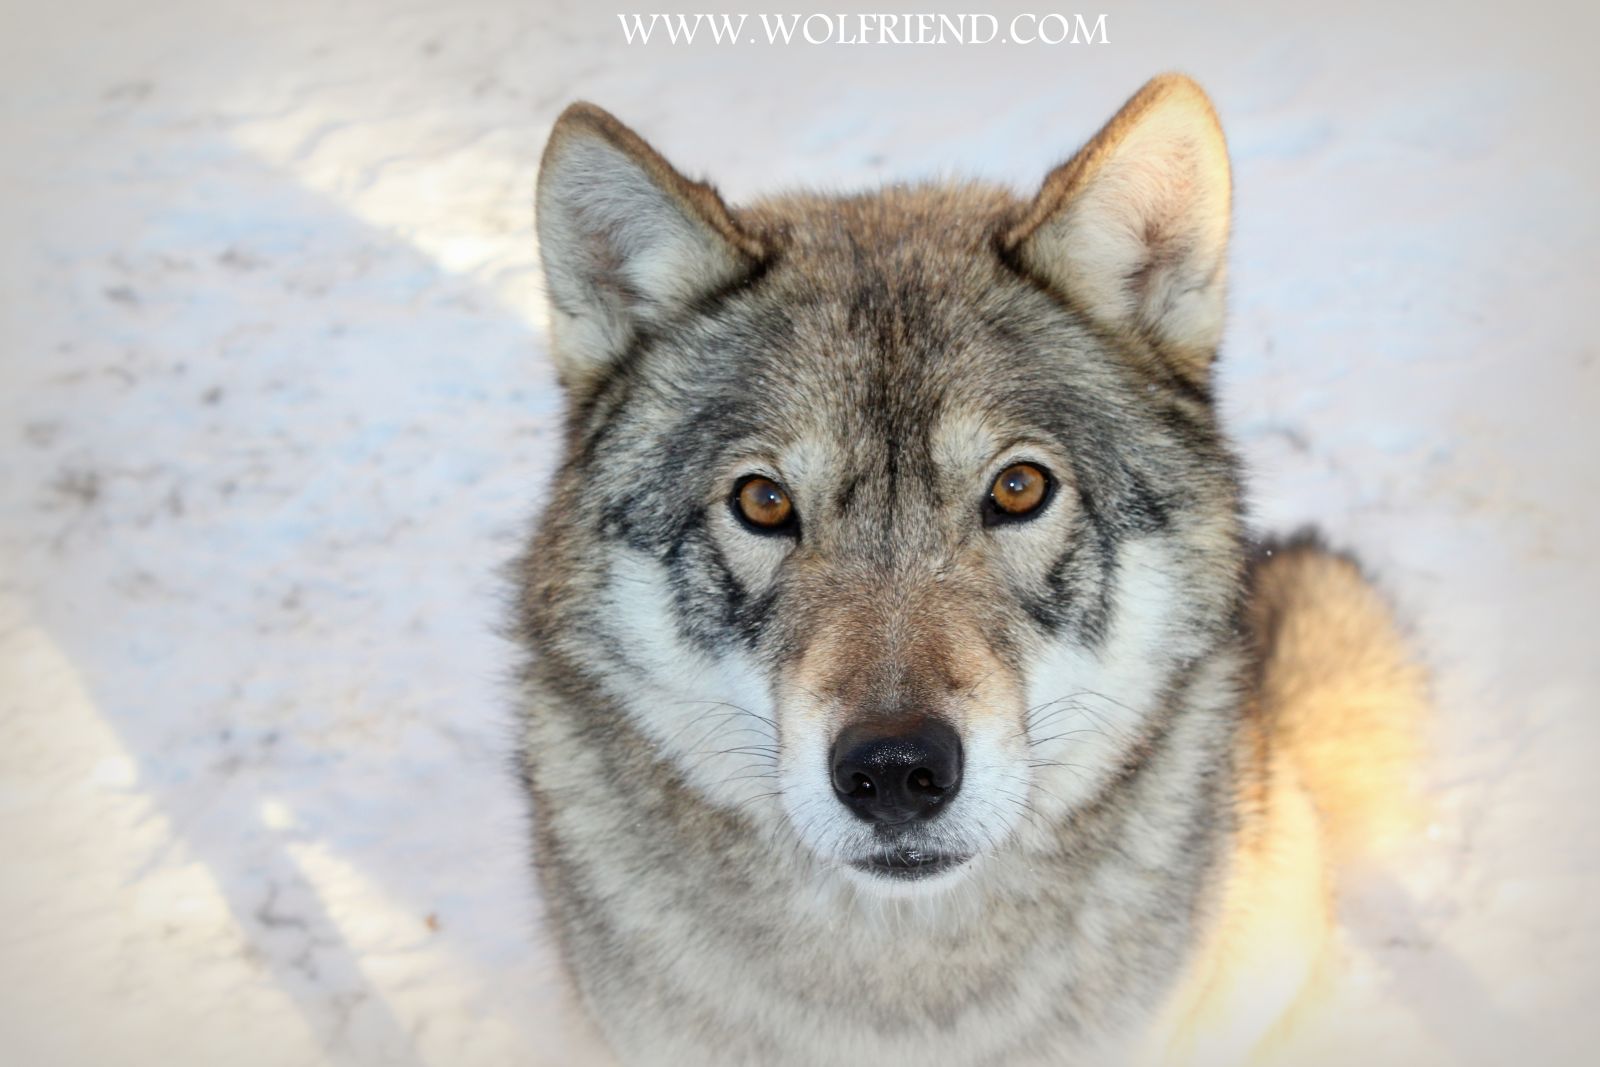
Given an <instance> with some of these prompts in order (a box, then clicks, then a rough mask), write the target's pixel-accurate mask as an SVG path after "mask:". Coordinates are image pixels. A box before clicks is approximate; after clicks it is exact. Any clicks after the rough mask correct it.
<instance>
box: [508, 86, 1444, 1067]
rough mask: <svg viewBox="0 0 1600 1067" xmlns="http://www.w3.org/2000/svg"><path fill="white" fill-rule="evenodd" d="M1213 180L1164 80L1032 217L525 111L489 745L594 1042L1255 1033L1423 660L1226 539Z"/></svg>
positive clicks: (1059, 175) (1372, 607)
mask: <svg viewBox="0 0 1600 1067" xmlns="http://www.w3.org/2000/svg"><path fill="white" fill-rule="evenodd" d="M1230 200H1231V178H1230V170H1229V163H1228V155H1227V148H1226V145H1225V142H1224V140H1223V136H1222V132H1221V128H1220V126H1219V124H1218V121H1217V117H1216V114H1215V112H1214V110H1213V108H1212V106H1211V104H1210V101H1209V100H1208V99H1207V97H1206V95H1205V94H1204V92H1202V91H1201V89H1200V88H1199V87H1198V86H1196V85H1195V84H1194V83H1193V82H1192V81H1190V80H1189V79H1187V78H1185V77H1182V76H1179V75H1165V76H1162V77H1158V78H1156V79H1155V80H1153V81H1151V82H1150V83H1149V84H1148V85H1146V86H1145V87H1144V88H1143V89H1142V90H1140V91H1139V92H1138V93H1137V94H1136V95H1134V96H1133V97H1132V99H1130V100H1129V101H1128V103H1127V104H1126V105H1125V106H1124V107H1123V108H1122V110H1121V111H1120V112H1119V113H1118V114H1117V115H1116V116H1115V117H1114V118H1113V119H1112V120H1111V121H1110V123H1109V124H1107V125H1106V126H1105V127H1104V128H1103V129H1102V130H1101V131H1100V132H1099V133H1098V134H1097V135H1096V136H1095V137H1094V138H1093V139H1091V140H1090V141H1089V142H1088V143H1087V145H1085V146H1084V147H1083V148H1082V149H1081V150H1080V151H1079V152H1078V153H1077V154H1076V155H1074V156H1073V157H1072V158H1071V159H1070V160H1068V161H1067V162H1066V163H1064V164H1063V165H1061V166H1060V167H1059V168H1057V169H1056V170H1055V171H1053V172H1052V173H1050V174H1049V175H1048V176H1047V177H1046V179H1045V181H1044V184H1043V186H1042V188H1041V189H1040V190H1039V192H1038V194H1037V195H1036V196H1034V197H1033V198H1032V199H1028V200H1024V199H1021V198H1018V197H1016V196H1014V195H1012V194H1011V193H1009V192H1007V191H1005V190H1003V189H1000V188H994V187H990V186H987V185H980V184H927V185H917V186H909V187H907V186H891V187H888V188H884V189H881V190H878V191H875V192H871V193H866V194H862V195H851V196H825V195H818V194H810V193H802V194H797V195H786V196H780V197H776V198H772V199H767V200H762V201H759V202H756V203H753V204H750V205H748V206H744V207H738V208H735V207H731V206H729V205H728V204H726V203H725V202H724V201H723V200H722V198H721V197H720V196H719V194H718V193H717V192H716V190H715V189H714V188H713V187H712V186H710V185H708V184H705V183H702V182H698V181H693V180H690V179H688V178H686V177H684V176H683V175H681V174H680V173H678V172H677V171H676V170H674V169H673V167H672V166H671V165H669V164H668V163H667V162H666V160H664V159H663V158H662V157H661V156H660V155H658V154H657V153H656V152H655V151H654V150H653V149H652V148H651V147H650V146H649V145H647V144H646V143H645V142H644V141H643V140H642V139H640V137H638V136H637V135H636V134H635V133H633V132H632V131H631V130H629V129H628V128H626V127H625V126H623V125H622V124H621V123H619V122H618V121H617V120H616V119H614V118H613V117H611V116H610V115H609V114H607V113H606V112H604V111H602V110H600V109H599V108H596V107H594V106H592V105H589V104H584V103H578V104H574V105H572V106H571V107H570V108H568V110H567V111H566V112H565V113H564V114H563V115H562V116H561V117H560V119H559V121H558V122H557V123H556V125H555V128H554V130H553V132H552V133H551V136H550V141H549V144H548V146H547V148H546V150H545V153H544V157H543V162H542V168H541V171H540V174H539V182H538V193H537V205H536V206H537V213H538V214H537V222H538V235H539V241H540V247H541V254H542V257H543V263H544V268H545V273H546V279H547V286H548V293H549V306H550V333H551V352H552V355H553V358H554V362H555V366H556V368H557V371H558V375H559V378H560V381H561V384H562V387H563V390H564V393H565V400H566V409H565V437H564V446H563V447H564V455H563V458H562V460H561V463H560V466H559V469H558V472H557V473H556V475H555V478H554V485H553V487H552V489H551V491H550V493H549V495H548V497H547V499H546V502H545V505H544V511H543V517H542V519H541V521H540V523H539V526H538V529H537V531H536V534H535V536H534V538H533V540H532V542H531V545H530V547H529V549H528V551H527V552H526V555H525V557H524V558H523V561H522V563H521V564H520V565H519V566H518V568H517V570H516V572H515V574H516V580H517V582H518V591H517V597H518V625H519V629H520V635H521V636H522V638H523V639H524V640H525V642H526V644H527V645H528V647H529V650H530V653H531V654H530V655H529V657H528V664H527V668H526V675H525V679H524V685H523V690H524V697H523V699H524V701H525V703H524V710H523V714H524V720H523V722H524V726H523V735H522V744H523V748H522V757H521V766H522V770H523V776H524V779H525V782H526V787H527V790H528V792H529V794H530V795H531V798H532V810H533V813H534V828H535V846H536V847H535V855H536V868H537V871H538V874H539V876H540V881H541V884H542V887H543V891H544V896H545V900H546V903H547V908H548V912H549V922H550V924H551V927H552V928H553V930H554V931H555V934H556V937H557V940H558V942H559V945H560V948H561V953H562V958H563V960H564V962H565V965H566V967H567V969H568V970H569V972H570V975H571V977H572V979H573V982H574V986H575V988H576V990H577V992H578V1000H579V1002H580V1003H581V1004H582V1005H583V1006H584V1008H585V1009H586V1011H587V1014H588V1015H589V1017H590V1018H592V1020H593V1021H594V1022H595V1023H596V1024H598V1030H599V1032H600V1033H601V1034H602V1035H603V1037H604V1039H605V1041H606V1043H607V1044H608V1045H609V1046H610V1048H611V1050H612V1051H613V1052H614V1053H615V1055H616V1056H617V1057H618V1058H619V1059H620V1060H621V1061H623V1062H625V1063H629V1064H706V1063H730V1064H763V1065H767V1064H773V1065H781V1064H817V1063H864V1064H887V1063H940V1064H952V1065H954V1064H1008V1065H1009V1064H1026V1063H1051V1064H1062V1063H1086V1062H1088V1063H1104V1062H1112V1063H1128V1062H1211V1063H1228V1064H1234V1063H1241V1062H1245V1061H1246V1060H1248V1059H1250V1057H1252V1056H1259V1055H1261V1054H1263V1053H1262V1050H1263V1049H1265V1048H1270V1040H1269V1039H1272V1036H1273V1032H1274V1030H1275V1029H1279V1028H1280V1027H1279V1021H1280V1020H1281V1019H1283V1018H1284V1017H1286V1016H1287V1015H1288V1014H1289V1013H1290V1009H1291V1008H1293V1007H1294V1006H1295V1004H1296V1001H1297V1000H1298V999H1299V998H1300V997H1301V995H1302V991H1303V990H1304V989H1306V988H1307V987H1308V984H1310V983H1311V980H1312V978H1313V977H1314V976H1315V975H1316V974H1317V971H1318V967H1319V959H1321V958H1322V957H1323V956H1324V955H1325V953H1324V945H1325V942H1326V940H1327V938H1326V935H1327V933H1328V931H1329V929H1330V924H1331V920H1330V872H1331V871H1332V870H1334V869H1335V868H1336V867H1337V866H1338V864H1339V861H1341V860H1342V859H1343V858H1345V857H1347V856H1351V855H1353V854H1354V853H1355V852H1357V851H1359V850H1360V849H1361V848H1363V847H1364V845H1365V844H1366V843H1367V842H1368V841H1370V840H1372V839H1374V837H1375V835H1378V834H1379V833H1380V832H1381V831H1383V830H1384V828H1385V826H1386V825H1387V824H1388V822H1390V821H1391V820H1390V814H1391V812H1392V811H1397V810H1399V798H1400V797H1401V796H1402V795H1403V793H1404V791H1405V785H1406V778H1407V775H1408V773H1409V770H1408V768H1409V766H1410V764H1411V762H1412V757H1413V755H1414V748H1415V742H1414V730H1413V727H1414V726H1415V724H1416V723H1417V721H1418V718H1419V716H1420V715H1421V714H1422V709H1423V707H1424V697H1423V681H1424V680H1423V678H1422V676H1421V673H1420V671H1419V669H1418V668H1417V667H1416V666H1414V664H1413V661H1412V660H1411V658H1410V657H1409V656H1408V655H1407V654H1406V652H1405V649H1404V646H1403V643H1402V641H1401V639H1400V637H1399V635H1398V632H1397V628H1396V626H1395V624H1394V623H1393V622H1392V621H1391V618H1390V615H1389V612H1388V610H1387V609H1386V607H1385V605H1384V602H1383V601H1382V599H1381V598H1380V597H1379V596H1378V595H1377V594H1376V593H1375V592H1374V590H1373V589H1372V588H1371V587H1370V586H1369V585H1368V583H1367V582H1366V581H1365V579H1364V578H1363V576H1362V574H1361V572H1360V571H1359V570H1358V569H1357V568H1356V567H1355V566H1354V565H1353V564H1352V563H1351V562H1350V561H1349V560H1347V559H1346V558H1344V557H1341V556H1337V555H1334V554H1331V553H1329V552H1327V551H1324V550H1323V549H1321V548H1319V547H1318V546H1317V544H1316V543H1314V542H1313V541H1308V540H1304V539H1301V540H1296V541H1291V542H1286V543H1281V544H1278V545H1277V546H1276V547H1275V548H1274V547H1273V546H1271V545H1268V546H1265V547H1263V546H1262V545H1260V544H1256V543H1253V542H1252V540H1251V539H1250V538H1249V537H1248V536H1247V535H1246V533H1245V529H1244V523H1243V519H1242V505H1241V487H1240V476H1239V463H1238V462H1237V460H1236V458H1235V456H1234V454H1233V452H1232V451H1231V450H1230V446H1229V444H1228V442H1227V441H1226V440H1225V438H1224V436H1223V433H1222V431H1221V429H1220V428H1219V426H1218V419H1217V410H1216V405H1215V402H1214V397H1213V380H1212V368H1213V362H1214V359H1215V356H1216V352H1217V349H1218V344H1219V340H1220V336H1221V332H1222V326H1223V319H1224V276H1225V259H1226V255H1225V253H1226V245H1227V237H1228V230H1229V216H1230Z"/></svg>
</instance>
